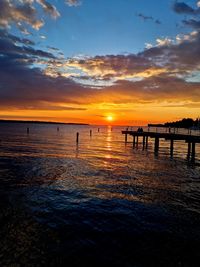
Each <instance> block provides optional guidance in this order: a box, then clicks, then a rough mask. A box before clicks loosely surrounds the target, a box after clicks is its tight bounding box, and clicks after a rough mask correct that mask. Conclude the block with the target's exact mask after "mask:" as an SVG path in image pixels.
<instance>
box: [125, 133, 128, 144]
mask: <svg viewBox="0 0 200 267" xmlns="http://www.w3.org/2000/svg"><path fill="white" fill-rule="evenodd" d="M127 137H128V135H127V134H125V143H127V140H128V139H127Z"/></svg>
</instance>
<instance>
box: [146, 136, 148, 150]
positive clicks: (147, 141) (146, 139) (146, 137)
mask: <svg viewBox="0 0 200 267" xmlns="http://www.w3.org/2000/svg"><path fill="white" fill-rule="evenodd" d="M147 148H148V135H147V136H146V149H147Z"/></svg>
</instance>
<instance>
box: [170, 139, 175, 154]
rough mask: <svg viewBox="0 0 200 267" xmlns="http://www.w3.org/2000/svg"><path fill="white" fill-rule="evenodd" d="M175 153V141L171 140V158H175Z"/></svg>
mask: <svg viewBox="0 0 200 267" xmlns="http://www.w3.org/2000/svg"><path fill="white" fill-rule="evenodd" d="M173 153H174V139H171V140H170V156H171V158H173Z"/></svg>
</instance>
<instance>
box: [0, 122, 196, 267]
mask: <svg viewBox="0 0 200 267" xmlns="http://www.w3.org/2000/svg"><path fill="white" fill-rule="evenodd" d="M29 127H30V134H29V135H27V134H26V125H23V124H20V125H19V124H1V125H0V140H1V142H0V266H3V267H4V266H27V267H28V266H69V267H71V266H80V267H81V266H94V267H95V266H124V267H126V266H129V267H130V266H133V267H146V266H155V267H156V266H187V267H190V266H199V263H200V205H199V204H200V172H199V171H200V167H199V164H198V163H199V158H197V164H196V165H195V166H192V165H188V164H187V161H186V150H187V148H186V144H184V143H182V142H177V143H176V145H175V157H174V159H173V160H171V159H170V158H169V149H168V147H169V144H168V143H167V142H162V143H161V150H160V153H159V155H158V156H154V153H153V143H150V145H149V150H148V151H146V150H145V151H142V149H141V145H139V148H138V149H133V148H132V145H131V143H128V144H127V145H126V146H125V144H124V142H123V140H124V137H123V136H122V135H121V134H120V131H121V129H120V128H116V127H115V128H114V129H113V131H111V129H110V128H109V127H104V128H101V129H100V132H99V133H98V132H97V127H93V128H92V127H90V126H64V125H63V126H59V127H60V131H59V132H57V131H56V126H55V125H49V126H48V125H29ZM91 128H92V129H93V136H92V137H91V138H90V136H89V130H90V129H91ZM77 131H79V132H80V144H79V146H78V147H77V146H76V144H75V133H76V132H77ZM199 152H200V150H199V147H197V154H198V155H200V153H199Z"/></svg>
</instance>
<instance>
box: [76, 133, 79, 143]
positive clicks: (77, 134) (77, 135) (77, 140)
mask: <svg viewBox="0 0 200 267" xmlns="http://www.w3.org/2000/svg"><path fill="white" fill-rule="evenodd" d="M78 142H79V133H76V143H77V144H78Z"/></svg>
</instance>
